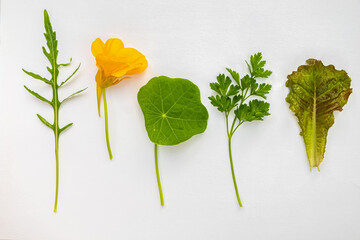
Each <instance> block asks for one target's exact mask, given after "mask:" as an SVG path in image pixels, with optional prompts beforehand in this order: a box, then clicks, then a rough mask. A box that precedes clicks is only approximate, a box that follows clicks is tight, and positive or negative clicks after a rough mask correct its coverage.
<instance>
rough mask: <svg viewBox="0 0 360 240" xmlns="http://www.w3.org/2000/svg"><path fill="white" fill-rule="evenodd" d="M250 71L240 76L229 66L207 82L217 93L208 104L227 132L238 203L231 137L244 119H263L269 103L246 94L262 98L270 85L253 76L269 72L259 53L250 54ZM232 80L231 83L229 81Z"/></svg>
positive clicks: (268, 73)
mask: <svg viewBox="0 0 360 240" xmlns="http://www.w3.org/2000/svg"><path fill="white" fill-rule="evenodd" d="M246 64H247V65H248V70H249V73H250V74H247V75H245V76H244V77H242V78H240V74H239V73H237V72H236V71H234V70H231V69H230V68H226V70H227V71H228V72H229V74H230V76H231V78H232V79H231V78H230V77H229V76H225V74H219V76H218V77H217V82H214V83H210V88H211V89H212V90H214V91H215V92H216V93H217V94H216V95H215V96H211V97H209V99H210V101H211V104H212V105H213V106H214V107H216V108H217V109H218V110H219V111H220V112H223V113H224V114H225V118H226V130H227V135H228V147H229V159H230V166H231V174H232V178H233V183H234V188H235V193H236V198H237V200H238V203H239V206H240V207H242V203H241V201H240V197H239V191H238V187H237V183H236V178H235V171H234V165H233V160H232V153H231V139H232V136H233V135H234V133H235V131H236V130H237V129H238V128H239V127H240V125H242V124H243V123H244V122H252V121H255V120H263V119H264V117H265V116H268V115H270V113H269V107H270V104H269V103H267V102H264V101H261V100H258V99H253V100H251V101H249V102H247V100H248V99H249V98H250V97H261V98H263V99H266V95H267V94H268V93H269V92H270V90H271V85H270V84H266V83H261V84H258V83H257V78H268V77H269V76H270V75H271V71H269V70H265V69H264V66H265V64H266V61H264V60H262V54H261V53H256V54H254V55H253V56H251V57H250V63H248V62H246ZM233 81H234V82H233ZM232 112H233V113H234V115H235V116H234V118H233V121H232V123H229V116H230V114H231V113H232Z"/></svg>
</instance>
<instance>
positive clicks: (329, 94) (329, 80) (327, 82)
mask: <svg viewBox="0 0 360 240" xmlns="http://www.w3.org/2000/svg"><path fill="white" fill-rule="evenodd" d="M306 63H307V65H302V66H300V67H299V68H298V69H297V71H294V72H293V73H292V74H290V75H288V80H287V81H286V86H287V87H288V88H289V89H290V92H289V94H288V96H287V97H286V99H285V100H286V101H287V102H288V103H289V104H290V109H291V111H293V112H294V113H295V115H296V116H297V118H298V120H299V125H300V128H301V132H300V135H301V136H303V138H304V142H305V147H306V153H307V156H308V159H309V164H310V170H311V169H312V168H313V167H317V168H318V169H319V165H320V163H321V162H322V160H323V158H324V153H325V146H326V137H327V133H328V130H329V128H330V127H331V126H332V125H333V124H334V114H333V112H334V111H336V110H338V111H342V107H343V106H344V105H345V104H346V103H347V101H348V98H349V95H350V94H351V92H352V89H351V88H350V83H351V79H350V78H349V76H348V75H347V73H346V72H345V71H344V70H336V69H335V67H334V66H333V65H329V66H324V65H323V63H322V62H321V61H319V60H316V59H308V60H307V61H306Z"/></svg>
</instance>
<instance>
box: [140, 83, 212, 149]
mask: <svg viewBox="0 0 360 240" xmlns="http://www.w3.org/2000/svg"><path fill="white" fill-rule="evenodd" d="M137 98H138V102H139V105H140V107H141V110H142V112H143V114H144V118H145V128H146V131H147V133H148V136H149V138H150V140H151V141H152V142H153V143H155V144H159V145H176V144H179V143H181V142H184V141H186V140H188V139H189V138H191V137H192V136H194V135H196V134H199V133H202V132H204V131H205V129H206V127H207V120H208V118H209V114H208V112H207V110H206V108H205V106H204V105H203V104H202V103H201V100H200V90H199V88H198V87H197V86H196V85H195V84H194V83H192V82H191V81H189V80H187V79H182V78H169V77H166V76H159V77H154V78H152V79H151V80H150V81H149V82H148V83H147V84H146V85H145V86H143V87H142V88H141V89H140V90H139V92H138V95H137Z"/></svg>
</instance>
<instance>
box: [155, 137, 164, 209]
mask: <svg viewBox="0 0 360 240" xmlns="http://www.w3.org/2000/svg"><path fill="white" fill-rule="evenodd" d="M155 169H156V179H157V183H158V187H159V194H160V203H161V206H164V196H163V192H162V188H161V182H160V174H159V165H158V154H157V144H156V143H155Z"/></svg>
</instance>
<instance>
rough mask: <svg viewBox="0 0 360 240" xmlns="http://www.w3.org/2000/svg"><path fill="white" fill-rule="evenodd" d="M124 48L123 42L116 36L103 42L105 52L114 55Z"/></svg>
mask: <svg viewBox="0 0 360 240" xmlns="http://www.w3.org/2000/svg"><path fill="white" fill-rule="evenodd" d="M123 48H124V43H123V42H122V41H121V40H120V39H118V38H110V39H108V40H107V41H106V43H105V54H107V55H109V56H112V55H114V56H116V54H117V53H118V52H119V51H121V49H123Z"/></svg>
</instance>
